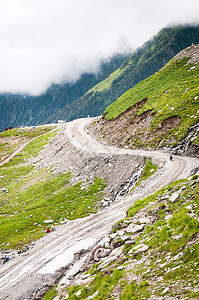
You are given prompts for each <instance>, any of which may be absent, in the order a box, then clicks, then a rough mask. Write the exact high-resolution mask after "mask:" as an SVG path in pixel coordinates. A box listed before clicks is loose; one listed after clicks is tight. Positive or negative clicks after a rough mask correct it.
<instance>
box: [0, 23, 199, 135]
mask: <svg viewBox="0 0 199 300" xmlns="http://www.w3.org/2000/svg"><path fill="white" fill-rule="evenodd" d="M192 43H195V44H197V43H199V25H197V26H190V25H189V26H188V25H187V26H177V27H169V28H164V29H162V30H161V31H160V32H159V33H158V34H157V35H156V36H155V37H154V38H153V39H151V40H150V41H148V42H146V43H145V44H144V45H143V47H141V48H139V49H138V50H136V51H135V52H134V53H133V54H132V55H131V56H130V55H129V56H128V58H127V56H122V55H115V56H114V57H113V58H112V59H111V60H110V62H108V63H104V64H102V67H101V72H100V74H98V75H97V76H96V75H94V74H83V75H82V77H81V78H80V79H79V80H78V81H77V82H76V83H65V84H60V85H52V86H51V87H50V88H49V89H48V90H47V92H46V93H45V94H43V95H40V96H38V97H31V96H27V95H18V94H17V95H14V94H1V95H0V130H2V129H4V128H5V127H10V126H19V125H23V124H26V125H34V124H44V123H51V122H57V121H58V120H59V119H64V120H66V121H70V120H73V119H75V118H79V117H86V116H87V115H90V116H96V115H100V114H102V113H103V112H104V110H105V108H106V107H107V106H108V105H109V104H111V103H112V102H114V101H115V100H117V98H119V97H120V96H121V95H122V94H123V93H124V92H125V91H127V90H128V89H129V88H132V87H133V86H134V85H135V84H137V83H138V82H140V81H142V80H144V79H145V78H147V77H148V76H150V75H152V74H153V73H154V72H157V71H158V70H159V69H160V68H162V67H163V66H164V65H165V63H167V62H168V61H169V60H170V59H171V58H172V57H173V56H174V55H176V54H177V53H178V52H179V51H181V50H182V49H184V48H186V47H188V46H190V45H191V44H192Z"/></svg>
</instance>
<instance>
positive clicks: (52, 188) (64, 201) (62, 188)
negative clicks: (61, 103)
mask: <svg viewBox="0 0 199 300" xmlns="http://www.w3.org/2000/svg"><path fill="white" fill-rule="evenodd" d="M49 130H50V128H49V127H42V128H38V129H37V128H36V129H35V130H34V131H33V130H31V129H30V130H25V131H24V130H23V129H13V130H9V131H6V132H3V133H1V134H0V141H1V139H3V138H9V137H10V138H11V140H13V139H15V148H16V146H17V142H18V141H19V142H20V141H21V139H22V137H24V136H25V137H26V138H28V139H30V140H31V138H33V137H37V136H38V137H37V138H36V139H34V140H33V141H31V142H30V143H29V144H28V145H27V146H26V147H25V148H23V150H21V152H19V153H18V154H16V155H15V156H14V157H13V158H12V159H11V160H10V162H9V163H7V164H4V165H3V166H1V167H0V250H1V251H5V250H6V249H7V250H8V249H21V248H23V247H24V245H28V244H30V243H31V242H32V241H34V240H37V239H39V238H40V237H42V236H43V235H45V234H46V228H47V226H49V228H51V227H52V226H55V225H57V224H61V223H63V222H64V221H65V220H66V219H69V220H73V219H76V218H81V217H84V216H87V215H89V214H90V213H94V212H96V211H97V209H98V204H99V202H100V201H101V200H102V198H103V189H104V188H105V186H106V184H105V181H104V180H103V179H101V178H95V179H94V181H93V182H90V183H85V182H81V181H79V182H77V183H76V184H71V183H70V181H71V179H72V177H73V175H72V173H71V172H65V173H64V174H59V175H55V174H54V173H53V168H40V169H37V168H36V167H35V165H33V164H32V162H31V160H30V158H32V157H35V156H36V155H37V154H38V153H39V152H40V151H41V150H42V148H43V147H44V146H45V145H46V144H47V143H49V141H50V140H51V139H52V138H53V137H54V136H55V135H56V134H57V132H50V133H49V132H48V131H49ZM45 132H46V133H45ZM8 146H9V140H8V142H7V144H6V146H5V147H2V149H1V152H0V154H1V156H2V157H3V156H5V155H8V151H7V148H8ZM9 149H10V148H9ZM45 220H52V222H51V223H50V224H45V222H44V221H45Z"/></svg>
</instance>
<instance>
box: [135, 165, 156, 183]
mask: <svg viewBox="0 0 199 300" xmlns="http://www.w3.org/2000/svg"><path fill="white" fill-rule="evenodd" d="M157 169H158V167H157V166H156V165H154V164H152V162H151V160H150V159H148V160H147V161H146V164H145V166H144V170H143V172H142V176H141V177H140V179H139V180H138V181H137V183H136V185H135V187H134V188H133V189H135V188H136V187H137V186H139V185H140V184H141V183H142V182H143V181H145V180H146V179H147V178H149V177H150V176H152V175H153V174H154V173H155V172H156V171H157Z"/></svg>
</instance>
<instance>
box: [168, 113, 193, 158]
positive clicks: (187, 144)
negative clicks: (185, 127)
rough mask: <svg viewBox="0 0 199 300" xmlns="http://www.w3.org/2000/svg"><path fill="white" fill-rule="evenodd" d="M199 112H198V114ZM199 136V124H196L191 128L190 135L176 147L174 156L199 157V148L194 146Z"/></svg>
mask: <svg viewBox="0 0 199 300" xmlns="http://www.w3.org/2000/svg"><path fill="white" fill-rule="evenodd" d="M198 113H199V111H198V112H197V114H198ZM198 134H199V123H197V124H195V125H194V126H192V127H190V128H189V133H188V135H187V136H186V137H185V138H184V139H183V140H182V141H181V142H179V143H178V144H177V146H176V147H174V148H173V149H172V152H173V153H174V154H178V155H182V154H186V155H190V156H196V157H198V156H199V154H198V153H199V147H198V146H193V142H194V140H195V139H196V138H197V136H198Z"/></svg>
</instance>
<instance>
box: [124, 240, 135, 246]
mask: <svg viewBox="0 0 199 300" xmlns="http://www.w3.org/2000/svg"><path fill="white" fill-rule="evenodd" d="M134 244H135V241H134V240H130V241H126V242H125V245H129V246H131V245H134Z"/></svg>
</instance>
